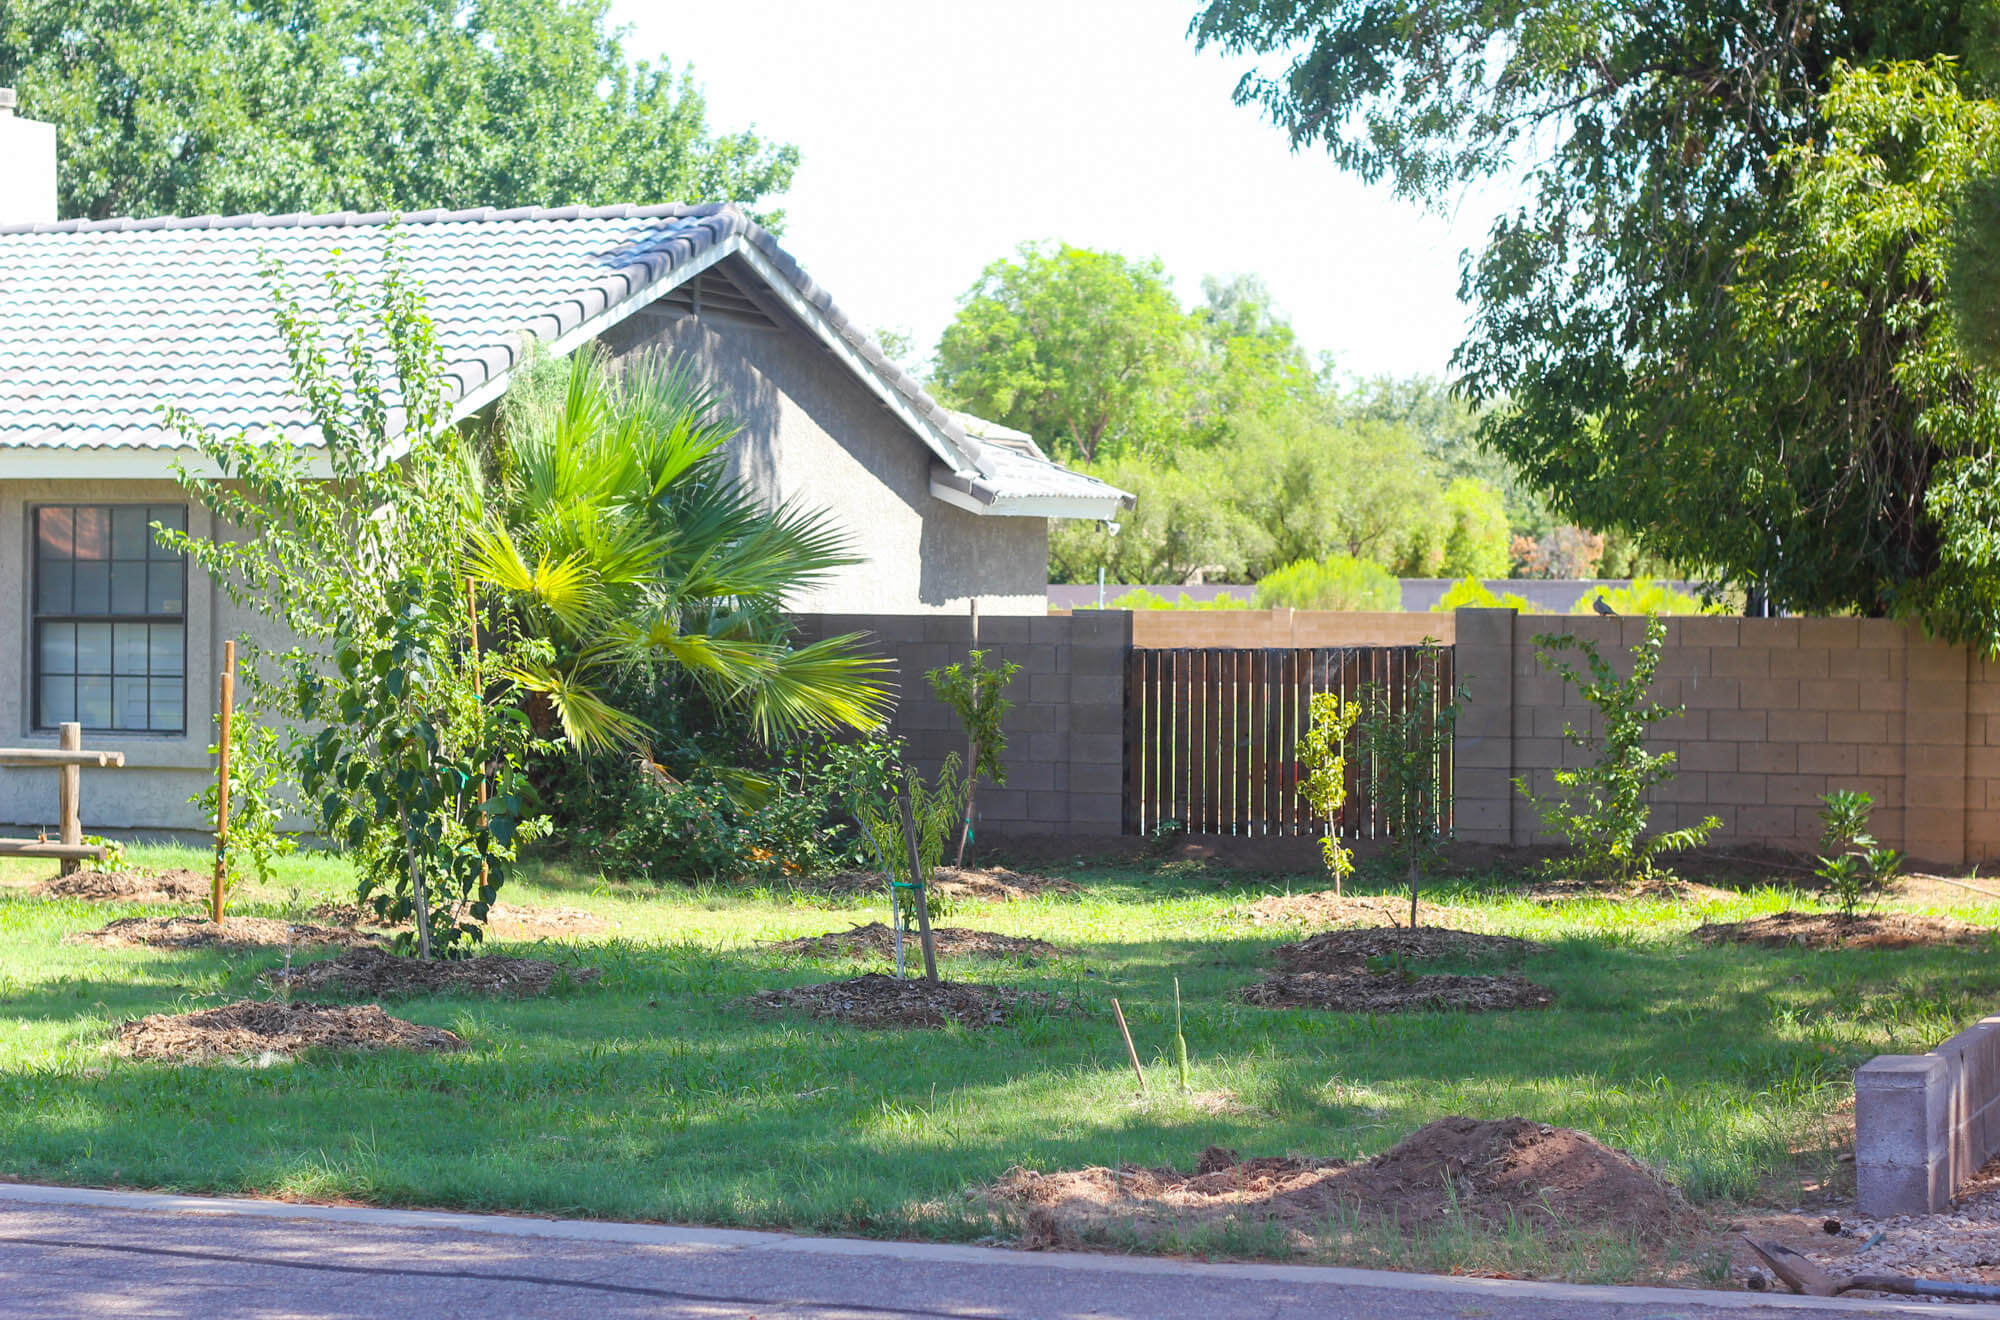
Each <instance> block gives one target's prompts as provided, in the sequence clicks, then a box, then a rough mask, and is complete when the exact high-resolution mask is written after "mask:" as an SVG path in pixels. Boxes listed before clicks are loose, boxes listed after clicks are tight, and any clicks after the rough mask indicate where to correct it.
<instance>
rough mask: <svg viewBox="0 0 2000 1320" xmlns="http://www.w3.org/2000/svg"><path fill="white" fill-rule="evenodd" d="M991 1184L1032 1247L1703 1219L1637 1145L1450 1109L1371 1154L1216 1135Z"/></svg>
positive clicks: (1667, 1225) (1629, 1226)
mask: <svg viewBox="0 0 2000 1320" xmlns="http://www.w3.org/2000/svg"><path fill="white" fill-rule="evenodd" d="M988 1195H989V1196H990V1197H991V1198H992V1199H993V1200H994V1201H996V1202H998V1203H1000V1204H1002V1205H1005V1206H1009V1207H1014V1208H1018V1209H1021V1210H1025V1211H1026V1212H1027V1215H1026V1217H1027V1225H1026V1228H1027V1232H1026V1234H1025V1236H1026V1238H1027V1242H1028V1245H1033V1246H1058V1245H1067V1244H1073V1243H1077V1242H1080V1241H1084V1240H1087V1239H1088V1238H1090V1237H1092V1236H1100V1235H1102V1233H1103V1231H1104V1230H1106V1229H1109V1228H1112V1227H1114V1226H1115V1227H1120V1228H1130V1229H1135V1230H1137V1231H1138V1233H1139V1234H1140V1236H1141V1237H1145V1236H1149V1235H1150V1234H1152V1233H1156V1232H1158V1231H1160V1230H1163V1229H1174V1228H1185V1227H1188V1226H1191V1225H1199V1224H1205V1223H1206V1224H1214V1223H1221V1222H1225V1221H1230V1220H1236V1221H1242V1222H1246V1223H1269V1224H1276V1225H1277V1226H1279V1227H1281V1228H1283V1229H1285V1230H1287V1233H1288V1236H1290V1237H1291V1238H1292V1239H1293V1240H1294V1241H1295V1242H1296V1243H1297V1244H1298V1245H1301V1246H1306V1247H1310V1246H1311V1245H1312V1244H1313V1243H1314V1241H1315V1240H1316V1239H1317V1238H1318V1237H1319V1236H1320V1235H1322V1234H1324V1233H1325V1232H1327V1231H1328V1226H1329V1223H1330V1222H1332V1221H1337V1220H1340V1219H1343V1218H1353V1219H1366V1220H1375V1221H1382V1222H1386V1223H1389V1224H1392V1225H1395V1226H1397V1227H1399V1228H1402V1229H1405V1230H1409V1229H1421V1228H1424V1227H1427V1226H1430V1225H1435V1224H1438V1223H1440V1222H1441V1221H1443V1220H1445V1219H1447V1217H1449V1216H1451V1215H1454V1214H1463V1215H1464V1216H1465V1217H1467V1218H1469V1219H1473V1220H1477V1221H1479V1222H1481V1223H1483V1224H1485V1225H1488V1226H1490V1227H1493V1228H1498V1229H1503V1230H1504V1229H1507V1228H1509V1227H1511V1226H1514V1225H1529V1226H1532V1227H1534V1228H1536V1229H1539V1230H1540V1231H1542V1232H1544V1233H1547V1234H1549V1235H1550V1236H1551V1237H1554V1238H1562V1237H1564V1236H1567V1235H1569V1234H1571V1233H1573V1232H1577V1231H1579V1230H1581V1231H1583V1232H1590V1233H1603V1232H1605V1231H1609V1232H1612V1233H1616V1234H1619V1235H1622V1236H1627V1237H1631V1238H1636V1239H1639V1240H1642V1241H1647V1242H1655V1243H1657V1242H1662V1241H1664V1240H1666V1239H1668V1238H1670V1237H1672V1236H1674V1235H1676V1234H1677V1233H1680V1232H1682V1231H1684V1230H1686V1229H1688V1228H1690V1227H1692V1226H1693V1223H1694V1218H1695V1217H1694V1215H1693V1212H1692V1211H1691V1210H1690V1209H1689V1207H1688V1205H1687V1202H1686V1201H1685V1200H1684V1199H1683V1198H1682V1197H1681V1195H1680V1193H1679V1192H1678V1191H1676V1190H1675V1189H1674V1188H1673V1187H1672V1186H1670V1185H1669V1184H1668V1183H1666V1182H1665V1181H1663V1180H1662V1179H1661V1178H1660V1177H1659V1175H1658V1174H1655V1173H1654V1172H1653V1171H1652V1170H1650V1169H1648V1168H1646V1167H1645V1166H1644V1165H1642V1164H1640V1163H1639V1162H1638V1161H1637V1160H1635V1159H1633V1158H1632V1157H1631V1156H1630V1155H1627V1154H1625V1153H1624V1152H1623V1151H1617V1150H1612V1149H1611V1148H1609V1147H1607V1146H1605V1145H1603V1144H1601V1143H1600V1142H1599V1141H1598V1140H1597V1139H1596V1138H1595V1137H1592V1136H1589V1135H1588V1134H1586V1133H1582V1132H1578V1131H1575V1130H1574V1129H1571V1128H1557V1127H1550V1126H1548V1125H1546V1124H1542V1123H1531V1122H1529V1121H1527V1120H1526V1119H1520V1118H1508V1119H1500V1120H1496V1121H1483V1120H1479V1119H1472V1118H1444V1119H1439V1120H1438V1121H1437V1122H1435V1123H1432V1124H1430V1125H1428V1126H1426V1127H1423V1128H1420V1129H1418V1130H1417V1131H1416V1132H1414V1133H1412V1134H1411V1135H1410V1136H1409V1137H1407V1138H1406V1139H1405V1140H1404V1141H1403V1142H1402V1143H1401V1144H1400V1145H1397V1146H1396V1147H1394V1148H1393V1149H1391V1150H1389V1151H1386V1152H1385V1153H1383V1154H1381V1155H1377V1156H1376V1157H1375V1158H1373V1159H1370V1160H1362V1161H1359V1162H1356V1163H1349V1162H1347V1161H1345V1160H1328V1159H1313V1158H1309V1157H1282V1158H1279V1157H1265V1158H1260V1159H1248V1160H1246V1159H1242V1158H1241V1157H1239V1156H1238V1155H1237V1154H1236V1152H1235V1151H1231V1150H1224V1149H1222V1148H1220V1147H1216V1146H1211V1147H1209V1148H1208V1149H1207V1150H1205V1151H1203V1152H1202V1154H1201V1157H1200V1158H1199V1159H1198V1160H1197V1161H1196V1163H1195V1170H1194V1172H1193V1173H1183V1172H1181V1171H1179V1170H1177V1169H1142V1168H1133V1167H1127V1168H1123V1169H1115V1170H1114V1169H1105V1168H1090V1169H1079V1170H1075V1171H1071V1172H1065V1173H1052V1174H1041V1173H1033V1172H1030V1171H1028V1170H1024V1169H1016V1170H1013V1171H1012V1172H1010V1173H1008V1174H1007V1175H1006V1176H1005V1177H1003V1178H1002V1179H1001V1180H1000V1181H999V1182H998V1183H996V1184H995V1185H994V1186H993V1187H991V1188H990V1189H988Z"/></svg>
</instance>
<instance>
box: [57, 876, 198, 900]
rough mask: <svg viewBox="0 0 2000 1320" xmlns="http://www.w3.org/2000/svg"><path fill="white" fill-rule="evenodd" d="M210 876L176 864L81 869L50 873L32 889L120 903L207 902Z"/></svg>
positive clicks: (66, 896) (69, 896) (58, 896)
mask: <svg viewBox="0 0 2000 1320" xmlns="http://www.w3.org/2000/svg"><path fill="white" fill-rule="evenodd" d="M208 886H209V877H208V876H205V875H201V874H199V873H197V872H194V871H190V870H187V869H186V868H184V867H177V868H175V869H174V870H171V871H142V870H136V869H133V868H130V867H126V868H121V869H119V870H116V871H78V872H76V873H75V874H74V875H58V876H51V877H50V878H49V879H47V880H43V881H41V882H39V883H38V884H36V885H34V886H33V887H32V888H30V889H29V891H28V892H29V893H31V894H35V895H37V896H39V897H41V898H82V899H90V900H92V901H95V902H117V903H206V902H207V901H208Z"/></svg>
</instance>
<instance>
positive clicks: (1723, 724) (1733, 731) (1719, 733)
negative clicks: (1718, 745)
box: [1708, 710, 1771, 743]
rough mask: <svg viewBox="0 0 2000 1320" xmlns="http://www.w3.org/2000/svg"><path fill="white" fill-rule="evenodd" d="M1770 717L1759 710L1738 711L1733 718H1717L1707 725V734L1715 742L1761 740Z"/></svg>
mask: <svg viewBox="0 0 2000 1320" xmlns="http://www.w3.org/2000/svg"><path fill="white" fill-rule="evenodd" d="M1770 719H1771V717H1770V716H1769V715H1768V714H1766V713H1765V712H1763V711H1761V710H1743V711H1738V712H1737V713H1736V716H1735V718H1733V719H1728V720H1717V721H1716V722H1715V723H1714V724H1713V725H1711V726H1710V727H1709V730H1708V736H1709V738H1710V739H1711V740H1712V741H1715V742H1733V743H1745V742H1762V741H1764V735H1765V733H1766V731H1767V729H1768V728H1769V724H1770Z"/></svg>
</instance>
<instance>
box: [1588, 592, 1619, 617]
mask: <svg viewBox="0 0 2000 1320" xmlns="http://www.w3.org/2000/svg"><path fill="white" fill-rule="evenodd" d="M1590 608H1591V611H1592V612H1593V613H1595V614H1601V615H1603V616H1604V617H1605V618H1607V619H1615V618H1617V617H1618V611H1617V610H1614V609H1612V608H1611V606H1610V605H1609V604H1608V603H1607V602H1606V601H1605V599H1604V597H1602V596H1599V597H1598V598H1597V599H1596V600H1593V601H1591V602H1590Z"/></svg>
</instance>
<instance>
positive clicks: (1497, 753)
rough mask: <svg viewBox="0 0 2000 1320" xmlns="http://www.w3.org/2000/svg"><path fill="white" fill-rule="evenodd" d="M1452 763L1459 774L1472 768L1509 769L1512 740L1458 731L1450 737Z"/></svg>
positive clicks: (1512, 750) (1511, 759) (1512, 757)
mask: <svg viewBox="0 0 2000 1320" xmlns="http://www.w3.org/2000/svg"><path fill="white" fill-rule="evenodd" d="M1452 764H1453V765H1454V766H1456V767H1457V769H1458V772H1459V773H1460V774H1464V773H1465V772H1467V771H1469V770H1473V769H1490V768H1497V769H1500V770H1506V769H1509V768H1510V767H1512V766H1513V764H1514V743H1513V740H1512V739H1511V738H1472V737H1467V736H1465V735H1464V734H1463V733H1460V734H1459V735H1458V736H1457V737H1455V738H1453V739H1452Z"/></svg>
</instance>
